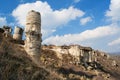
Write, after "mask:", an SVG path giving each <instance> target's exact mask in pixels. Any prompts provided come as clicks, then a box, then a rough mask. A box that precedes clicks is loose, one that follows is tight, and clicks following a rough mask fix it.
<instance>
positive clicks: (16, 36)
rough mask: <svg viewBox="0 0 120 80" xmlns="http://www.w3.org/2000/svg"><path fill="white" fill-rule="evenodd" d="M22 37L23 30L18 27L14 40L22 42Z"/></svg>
mask: <svg viewBox="0 0 120 80" xmlns="http://www.w3.org/2000/svg"><path fill="white" fill-rule="evenodd" d="M22 35H23V29H22V28H20V27H17V26H16V27H15V30H14V34H13V39H15V40H22Z"/></svg>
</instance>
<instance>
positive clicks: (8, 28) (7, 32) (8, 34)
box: [3, 26, 12, 37]
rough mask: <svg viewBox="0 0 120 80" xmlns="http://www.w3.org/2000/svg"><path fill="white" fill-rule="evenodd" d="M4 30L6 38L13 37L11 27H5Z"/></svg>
mask: <svg viewBox="0 0 120 80" xmlns="http://www.w3.org/2000/svg"><path fill="white" fill-rule="evenodd" d="M3 30H4V36H5V37H8V36H11V32H12V29H11V27H9V26H3Z"/></svg>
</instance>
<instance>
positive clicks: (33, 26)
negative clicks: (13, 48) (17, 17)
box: [25, 10, 41, 56]
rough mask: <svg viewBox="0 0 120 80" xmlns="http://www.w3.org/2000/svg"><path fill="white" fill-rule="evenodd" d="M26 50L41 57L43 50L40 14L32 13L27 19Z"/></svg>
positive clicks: (29, 13)
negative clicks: (41, 49) (41, 50)
mask: <svg viewBox="0 0 120 80" xmlns="http://www.w3.org/2000/svg"><path fill="white" fill-rule="evenodd" d="M25 36H26V40H25V50H26V52H27V53H28V54H29V55H31V56H34V55H39V54H40V48H41V15H40V13H39V12H36V11H33V10H32V11H30V12H28V14H27V17H26V27H25Z"/></svg>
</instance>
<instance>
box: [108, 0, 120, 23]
mask: <svg viewBox="0 0 120 80" xmlns="http://www.w3.org/2000/svg"><path fill="white" fill-rule="evenodd" d="M119 13H120V0H111V4H110V6H109V10H108V11H107V12H106V16H107V17H109V18H110V20H112V21H113V22H116V21H120V14H119Z"/></svg>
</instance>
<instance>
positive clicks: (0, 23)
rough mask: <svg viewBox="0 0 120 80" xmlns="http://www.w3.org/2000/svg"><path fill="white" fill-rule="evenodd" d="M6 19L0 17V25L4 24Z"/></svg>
mask: <svg viewBox="0 0 120 80" xmlns="http://www.w3.org/2000/svg"><path fill="white" fill-rule="evenodd" d="M6 24H7V21H6V18H5V17H0V27H2V26H3V25H6Z"/></svg>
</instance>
